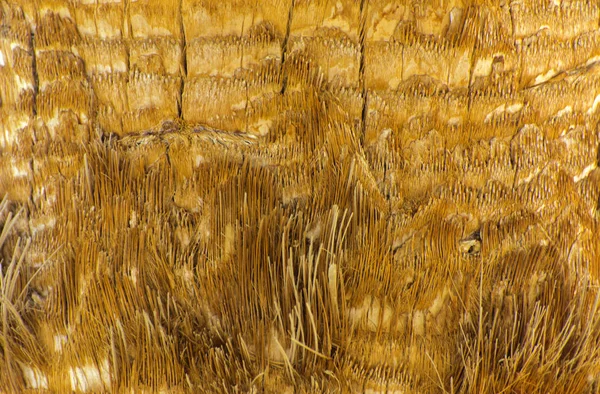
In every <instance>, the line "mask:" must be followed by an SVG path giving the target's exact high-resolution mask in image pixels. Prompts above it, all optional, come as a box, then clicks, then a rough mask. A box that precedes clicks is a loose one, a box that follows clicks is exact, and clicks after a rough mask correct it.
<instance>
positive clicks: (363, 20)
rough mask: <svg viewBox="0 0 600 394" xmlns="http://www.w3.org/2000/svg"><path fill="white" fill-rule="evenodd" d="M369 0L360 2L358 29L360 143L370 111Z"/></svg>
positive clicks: (363, 136) (363, 140)
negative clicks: (367, 77) (367, 60)
mask: <svg viewBox="0 0 600 394" xmlns="http://www.w3.org/2000/svg"><path fill="white" fill-rule="evenodd" d="M368 1H369V0H361V2H360V25H359V30H358V45H359V49H360V54H359V56H360V59H359V67H358V83H359V86H360V90H361V96H362V99H363V103H362V104H363V107H362V113H361V131H360V144H361V145H364V142H365V134H366V132H367V113H368V101H369V100H368V92H367V89H366V83H365V42H366V36H367V34H366V33H367V32H366V26H367V5H368Z"/></svg>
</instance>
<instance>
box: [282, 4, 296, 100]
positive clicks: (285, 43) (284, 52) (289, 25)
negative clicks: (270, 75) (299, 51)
mask: <svg viewBox="0 0 600 394" xmlns="http://www.w3.org/2000/svg"><path fill="white" fill-rule="evenodd" d="M295 3H296V0H292V2H291V3H290V12H289V13H288V21H287V26H286V28H285V37H283V42H282V43H281V66H280V68H279V77H280V79H281V91H280V93H281V94H284V93H285V89H286V87H287V74H285V73H284V65H285V58H286V55H287V47H288V40H289V38H290V30H291V29H292V18H293V16H294V5H295Z"/></svg>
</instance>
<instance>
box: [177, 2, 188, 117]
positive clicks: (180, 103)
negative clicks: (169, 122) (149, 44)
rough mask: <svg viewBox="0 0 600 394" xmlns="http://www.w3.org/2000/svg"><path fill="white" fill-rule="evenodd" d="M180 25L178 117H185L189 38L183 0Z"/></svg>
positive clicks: (180, 5)
mask: <svg viewBox="0 0 600 394" xmlns="http://www.w3.org/2000/svg"><path fill="white" fill-rule="evenodd" d="M179 25H180V29H181V43H182V44H181V67H180V68H181V70H180V72H181V82H180V83H179V98H178V102H177V117H178V118H179V119H183V110H182V106H183V90H184V88H185V81H186V79H187V75H188V71H187V40H186V35H185V25H184V23H183V0H179Z"/></svg>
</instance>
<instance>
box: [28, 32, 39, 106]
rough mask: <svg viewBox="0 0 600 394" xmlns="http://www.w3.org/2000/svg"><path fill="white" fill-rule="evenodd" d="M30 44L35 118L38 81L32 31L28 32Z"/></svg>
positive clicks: (33, 33)
mask: <svg viewBox="0 0 600 394" xmlns="http://www.w3.org/2000/svg"><path fill="white" fill-rule="evenodd" d="M30 37H31V40H30V44H31V70H32V73H33V116H34V117H36V116H37V96H38V93H39V89H40V80H39V78H38V72H37V59H36V54H35V30H34V29H32V30H31V32H30Z"/></svg>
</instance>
